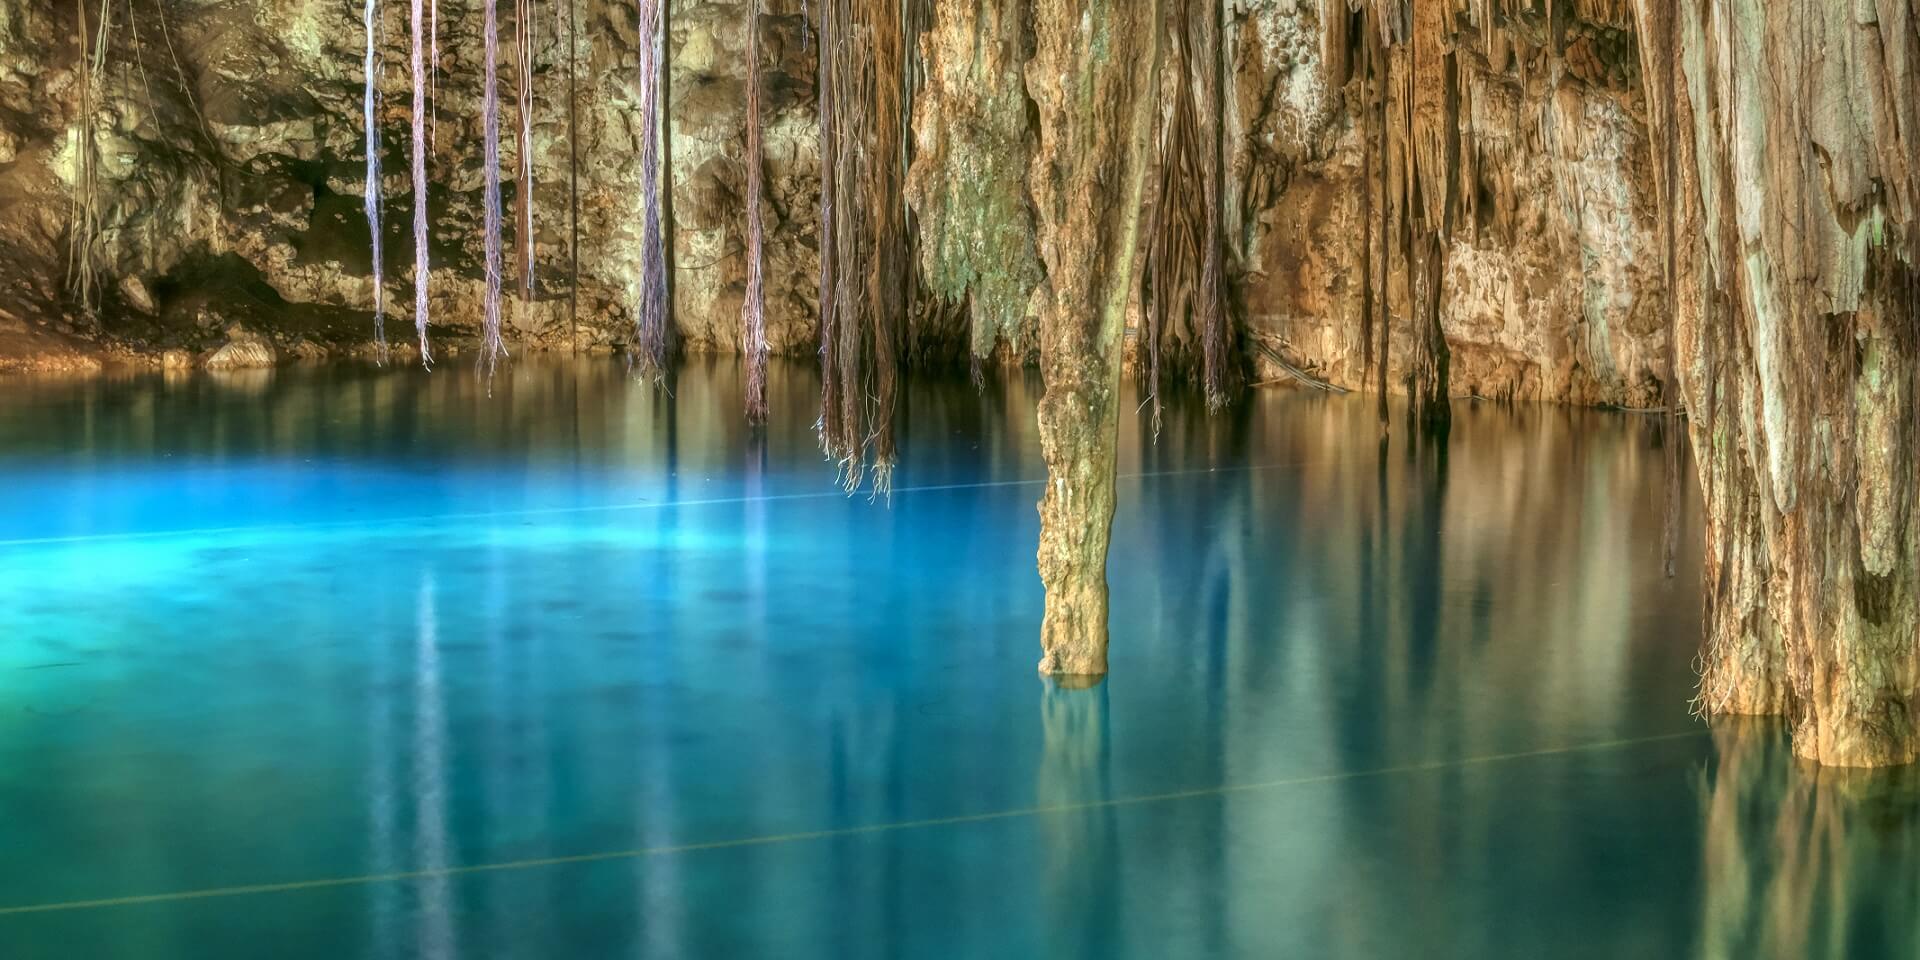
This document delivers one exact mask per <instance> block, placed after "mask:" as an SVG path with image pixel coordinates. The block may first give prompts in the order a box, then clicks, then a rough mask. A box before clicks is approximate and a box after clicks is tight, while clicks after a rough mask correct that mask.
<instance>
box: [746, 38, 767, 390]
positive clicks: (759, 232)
mask: <svg viewBox="0 0 1920 960" xmlns="http://www.w3.org/2000/svg"><path fill="white" fill-rule="evenodd" d="M760 2H761V0H747V198H746V204H747V293H746V297H745V299H744V301H743V302H742V304H741V307H740V323H741V332H740V350H741V353H742V354H744V360H745V362H746V365H747V422H749V423H765V422H766V419H767V294H766V281H765V278H764V277H762V275H761V274H762V271H763V270H764V269H765V267H766V251H765V249H764V248H765V244H766V227H765V225H764V224H763V223H762V221H761V214H760V205H761V202H762V200H763V197H762V192H763V189H764V188H763V187H762V185H761V177H762V171H761V166H762V164H761V157H760V149H761V148H760V124H761V116H760V102H761V91H760Z"/></svg>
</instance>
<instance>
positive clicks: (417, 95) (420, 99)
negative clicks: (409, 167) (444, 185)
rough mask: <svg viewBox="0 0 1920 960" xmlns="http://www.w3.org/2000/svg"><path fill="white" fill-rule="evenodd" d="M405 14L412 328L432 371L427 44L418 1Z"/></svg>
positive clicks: (423, 359) (422, 361)
mask: <svg viewBox="0 0 1920 960" xmlns="http://www.w3.org/2000/svg"><path fill="white" fill-rule="evenodd" d="M408 13H409V15H408V18H407V22H408V26H409V27H411V28H412V32H413V45H412V47H411V49H410V51H409V57H408V66H409V67H411V68H412V70H411V72H412V75H413V326H414V330H415V331H416V332H417V333H418V334H419V337H420V365H421V366H423V367H427V368H429V369H431V368H432V367H433V353H432V351H431V350H430V349H428V346H427V299H428V289H427V288H428V286H429V283H430V280H431V278H432V270H431V266H430V264H429V262H428V260H429V256H428V251H427V196H428V191H427V153H426V147H427V139H426V122H425V121H426V116H425V115H426V110H427V99H426V98H427V84H426V82H425V77H424V72H425V69H426V63H425V57H426V51H425V49H424V48H425V47H426V45H427V41H426V36H425V26H424V24H423V23H422V18H421V0H412V4H411V9H410V10H409V12H408Z"/></svg>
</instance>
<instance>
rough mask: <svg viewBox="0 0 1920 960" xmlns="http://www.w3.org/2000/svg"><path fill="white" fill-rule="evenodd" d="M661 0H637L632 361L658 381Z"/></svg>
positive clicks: (662, 312)
mask: <svg viewBox="0 0 1920 960" xmlns="http://www.w3.org/2000/svg"><path fill="white" fill-rule="evenodd" d="M664 2H665V0H639V9H640V130H641V135H640V191H641V206H642V211H641V217H642V224H641V234H640V260H641V263H640V274H641V275H640V304H639V309H638V310H637V311H636V320H635V323H636V328H635V334H636V338H635V347H634V356H633V362H634V364H635V366H636V368H637V369H638V371H639V374H640V377H641V379H644V380H647V381H650V382H653V383H656V384H657V383H662V382H664V380H665V378H666V373H667V363H668V360H669V358H670V356H671V353H672V348H673V331H672V330H671V329H670V328H669V327H668V315H667V252H666V241H665V238H664V237H663V236H662V231H661V219H662V217H661V207H662V205H663V204H664V203H665V198H664V197H663V195H662V194H663V190H662V188H661V183H660V168H661V144H660V141H661V138H662V136H663V133H662V129H661V120H660V87H661V84H662V82H663V77H664V75H665V72H666V64H665V62H664V61H665V57H664V50H665V43H666V40H665V36H664V34H665V30H664V26H665V19H664V12H663V10H662V6H663V4H664Z"/></svg>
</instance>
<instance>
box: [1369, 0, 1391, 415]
mask: <svg viewBox="0 0 1920 960" xmlns="http://www.w3.org/2000/svg"><path fill="white" fill-rule="evenodd" d="M1365 32H1366V33H1367V43H1368V44H1369V47H1370V49H1371V50H1372V51H1373V53H1374V56H1373V60H1374V63H1375V67H1376V72H1377V74H1378V76H1377V78H1376V80H1375V82H1374V85H1373V94H1372V95H1373V116H1374V124H1373V126H1374V130H1375V131H1376V132H1377V133H1378V135H1379V138H1380V160H1379V176H1378V178H1377V183H1378V186H1379V194H1380V197H1379V207H1380V273H1379V279H1378V281H1377V282H1375V281H1374V280H1373V279H1372V278H1369V280H1368V282H1369V284H1370V285H1373V286H1374V287H1375V288H1376V289H1377V290H1378V291H1379V297H1378V299H1379V301H1380V318H1379V323H1380V358H1379V365H1378V367H1377V368H1376V370H1375V376H1376V377H1377V378H1378V381H1377V383H1376V385H1375V392H1376V393H1377V394H1378V397H1379V420H1380V436H1381V438H1382V439H1383V440H1384V438H1385V437H1386V435H1387V431H1388V428H1389V426H1390V424H1391V419H1390V418H1391V416H1392V415H1391V413H1390V411H1389V408H1388V404H1387V368H1388V366H1390V365H1391V363H1392V359H1393V295H1392V291H1391V290H1390V289H1389V287H1388V282H1389V277H1390V273H1389V271H1390V270H1391V265H1390V264H1391V261H1392V259H1393V234H1392V232H1391V228H1392V223H1391V217H1392V213H1393V195H1392V194H1391V192H1389V185H1388V181H1387V176H1388V168H1389V166H1390V165H1391V163H1392V156H1393V150H1392V144H1391V139H1390V138H1389V137H1388V135H1387V90H1388V81H1389V79H1390V76H1391V74H1392V70H1393V58H1392V56H1391V55H1390V53H1389V48H1388V46H1387V34H1386V31H1385V29H1384V24H1382V25H1381V28H1380V29H1373V30H1367V31H1365Z"/></svg>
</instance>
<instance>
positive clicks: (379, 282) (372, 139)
mask: <svg viewBox="0 0 1920 960" xmlns="http://www.w3.org/2000/svg"><path fill="white" fill-rule="evenodd" d="M362 10H363V12H362V14H361V23H362V25H363V26H364V27H365V28H366V31H367V53H366V59H365V60H364V61H363V62H362V68H363V69H364V71H365V73H366V85H365V88H364V90H365V93H364V95H363V99H362V105H363V117H364V120H365V123H366V128H367V129H366V134H367V182H366V196H365V209H366V213H367V227H368V230H369V232H370V234H371V240H372V245H373V339H374V343H375V344H377V345H378V348H379V350H380V362H381V363H385V362H386V361H387V318H386V313H387V303H386V285H385V283H384V278H383V277H382V276H381V273H382V266H383V265H384V263H385V259H386V258H385V257H384V256H383V254H382V251H381V249H380V246H381V244H380V126H379V121H378V119H377V118H376V117H375V116H374V96H375V91H376V89H377V87H378V85H379V80H380V65H379V59H378V57H379V54H378V50H377V48H376V44H375V41H376V39H377V35H376V34H375V32H374V27H375V24H376V22H377V20H378V17H379V14H380V0H366V5H365V6H364V7H363V8H362Z"/></svg>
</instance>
